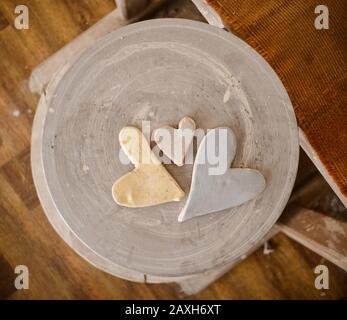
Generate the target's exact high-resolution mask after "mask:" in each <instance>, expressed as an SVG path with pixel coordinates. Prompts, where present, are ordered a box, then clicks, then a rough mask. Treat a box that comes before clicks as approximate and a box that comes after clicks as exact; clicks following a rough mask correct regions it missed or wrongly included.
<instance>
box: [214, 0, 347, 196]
mask: <svg viewBox="0 0 347 320" xmlns="http://www.w3.org/2000/svg"><path fill="white" fill-rule="evenodd" d="M207 1H208V3H209V4H210V5H211V6H212V7H213V8H214V9H215V10H216V11H217V12H218V13H219V15H220V16H221V18H222V19H223V21H224V23H225V25H226V26H227V27H228V28H230V30H231V31H233V32H234V33H235V34H237V35H238V36H239V37H240V38H242V39H244V40H245V41H246V42H247V43H248V44H250V45H251V46H252V47H253V48H255V49H256V50H257V51H258V52H259V53H260V54H261V55H262V56H263V57H264V58H265V59H266V60H267V61H268V62H269V63H270V65H271V66H272V67H273V68H274V70H275V71H276V72H277V74H278V75H279V77H280V78H281V80H282V82H283V84H284V86H285V87H286V89H287V91H288V94H289V96H290V98H291V100H292V103H293V107H294V110H295V113H296V116H297V120H298V123H299V126H300V127H301V129H302V130H303V131H304V132H305V134H306V136H307V138H308V140H309V142H310V144H311V145H312V147H313V148H314V149H315V151H316V152H317V153H318V155H319V157H320V159H321V161H322V162H323V164H324V165H325V167H326V168H327V170H328V172H329V173H330V174H331V175H332V177H333V178H334V180H335V182H336V183H337V185H338V186H339V188H340V189H341V191H342V193H343V194H344V195H347V19H346V12H347V1H326V3H327V6H328V9H329V29H328V30H317V29H316V28H315V26H314V21H315V18H316V17H317V14H315V12H314V10H315V7H316V6H317V5H318V4H320V3H318V2H316V1H314V0H305V1H280V0H269V1H259V0H207Z"/></svg>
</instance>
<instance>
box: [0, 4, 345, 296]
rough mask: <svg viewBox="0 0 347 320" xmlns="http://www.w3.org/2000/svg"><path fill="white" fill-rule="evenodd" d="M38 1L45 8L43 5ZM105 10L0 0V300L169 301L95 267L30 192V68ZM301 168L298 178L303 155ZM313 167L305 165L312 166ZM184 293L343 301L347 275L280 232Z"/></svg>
mask: <svg viewBox="0 0 347 320" xmlns="http://www.w3.org/2000/svg"><path fill="white" fill-rule="evenodd" d="M43 3H44V4H43ZM17 4H25V5H27V6H28V8H29V14H30V20H29V22H30V29H29V30H16V29H15V28H14V27H13V21H14V18H15V14H14V8H15V5H17ZM113 9H114V1H112V0H89V1H87V0H84V1H82V0H45V1H35V0H21V1H15V0H2V1H0V298H1V299H4V298H5V299H50V298H51V299H176V298H187V297H185V296H184V295H183V294H182V293H180V292H179V290H178V289H177V287H176V285H149V284H137V283H132V282H128V281H124V280H121V279H118V278H116V277H113V276H111V275H108V274H106V273H104V272H102V271H99V270H98V269H96V268H94V267H93V266H91V265H90V264H88V263H87V262H86V261H84V260H83V259H82V258H80V257H79V256H78V255H77V254H75V253H74V252H73V251H72V250H71V249H70V248H69V247H68V246H67V245H66V244H65V243H64V242H63V240H61V239H60V238H59V236H58V235H57V234H56V233H55V231H54V230H53V228H52V227H51V226H50V224H49V222H48V221H47V219H46V217H45V215H44V213H43V210H42V208H41V206H40V203H39V200H38V198H37V195H36V192H35V188H34V185H33V180H32V177H31V171H30V134H31V125H32V121H33V116H34V113H35V108H36V104H37V101H38V97H37V96H34V95H32V94H31V93H30V92H29V89H28V86H27V84H28V82H27V79H28V77H29V75H30V73H31V70H32V69H33V68H34V67H35V66H36V65H38V64H39V63H40V62H42V61H44V60H45V59H46V58H47V57H48V56H50V55H51V54H52V53H54V52H55V51H57V50H58V49H59V48H61V47H62V46H64V45H65V44H66V43H68V42H69V41H70V40H71V39H73V38H74V37H76V36H77V35H78V34H80V33H81V32H83V31H84V30H86V29H87V28H88V27H90V26H91V25H92V24H94V23H95V22H96V21H98V20H99V19H100V18H102V17H103V16H104V15H105V14H107V13H108V12H110V11H111V10H113ZM163 16H165V17H167V16H179V17H193V18H195V19H201V20H202V18H201V17H200V15H199V14H198V13H197V11H194V7H193V6H192V5H191V4H190V1H188V0H186V1H171V5H170V7H168V8H164V9H163V10H161V11H160V12H159V13H157V14H156V15H155V17H163ZM301 166H304V167H303V168H304V169H303V170H302V176H304V175H305V172H306V173H307V171H308V170H313V169H312V166H311V167H310V169H307V168H306V166H308V167H309V166H310V164H307V161H306V162H305V161H303V162H302V163H301ZM313 171H314V170H313ZM271 245H272V247H273V249H274V252H273V253H271V254H269V255H264V254H263V251H262V249H259V250H258V251H256V252H255V253H254V254H253V255H251V256H250V257H248V258H247V259H245V260H244V261H243V262H242V263H241V264H239V265H238V266H237V267H235V268H234V269H233V270H232V271H230V272H229V273H227V274H226V275H225V276H223V277H222V278H221V279H220V280H218V281H217V282H215V283H214V284H213V285H211V286H210V287H209V288H207V289H205V290H204V291H202V292H201V293H199V294H198V295H195V296H193V297H190V298H193V299H345V298H346V297H347V274H346V273H345V272H343V271H342V270H340V269H339V268H337V267H335V266H334V265H332V264H330V263H329V262H327V261H324V260H323V259H322V258H321V257H319V256H317V255H316V254H314V253H313V252H311V251H309V250H308V249H306V248H304V247H302V246H301V245H299V244H297V243H296V242H294V241H292V240H290V239H289V238H287V237H286V236H284V235H283V234H279V235H277V236H276V237H275V238H273V239H272V240H271ZM322 263H324V264H326V265H327V266H328V267H329V271H330V289H329V290H325V291H323V292H322V291H319V290H317V289H315V287H314V279H315V274H314V272H313V269H314V267H315V266H316V265H318V264H322ZM21 264H24V265H27V266H28V268H29V271H30V289H29V290H20V291H17V290H16V289H15V288H14V286H13V281H14V277H15V274H14V268H15V267H16V266H17V265H21Z"/></svg>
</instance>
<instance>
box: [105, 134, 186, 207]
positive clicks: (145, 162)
mask: <svg viewBox="0 0 347 320" xmlns="http://www.w3.org/2000/svg"><path fill="white" fill-rule="evenodd" d="M119 142H120V145H121V147H122V149H123V150H124V152H125V154H126V155H127V156H128V158H129V159H130V161H131V162H132V163H133V164H134V165H135V169H134V170H132V171H130V172H129V173H127V174H125V175H124V176H122V177H120V178H119V179H118V180H117V181H116V182H115V183H114V184H113V187H112V196H113V199H114V200H115V201H116V202H117V203H118V204H119V205H121V206H125V207H147V206H153V205H157V204H161V203H165V202H170V201H179V200H180V199H181V198H183V197H184V192H183V190H182V189H181V188H180V186H179V185H178V183H177V182H176V181H175V179H174V178H173V177H172V176H171V175H170V174H169V172H168V171H167V170H166V169H165V167H164V166H163V165H162V164H161V163H160V161H159V160H158V159H157V158H156V156H155V155H154V153H153V152H152V150H151V149H150V146H149V144H148V142H147V140H146V139H145V137H144V136H143V134H142V132H141V131H140V130H139V129H137V128H135V127H125V128H123V129H122V130H121V131H120V133H119Z"/></svg>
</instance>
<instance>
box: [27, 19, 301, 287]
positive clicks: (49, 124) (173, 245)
mask: <svg viewBox="0 0 347 320" xmlns="http://www.w3.org/2000/svg"><path fill="white" fill-rule="evenodd" d="M184 116H190V117H192V118H193V119H194V120H195V122H196V124H197V126H198V127H200V128H205V129H207V128H214V127H218V126H228V127H230V128H232V129H233V130H234V132H235V133H236V136H237V139H238V149H237V155H236V159H235V161H234V163H233V166H234V167H241V166H245V167H250V168H254V169H258V170H259V171H261V172H262V173H263V175H264V176H265V178H266V180H267V188H266V190H265V191H264V192H263V194H262V196H261V197H259V198H257V199H255V200H252V201H250V202H248V203H246V204H244V205H242V206H239V207H236V208H233V209H228V210H225V211H224V212H221V213H217V214H211V215H207V216H203V217H199V218H196V219H192V220H189V221H187V222H185V223H178V222H177V216H178V214H179V212H180V210H181V208H182V207H183V205H184V203H185V200H186V198H184V199H183V201H181V202H177V203H176V202H174V203H169V204H164V205H160V206H155V207H149V208H141V209H131V208H125V207H120V206H118V205H117V204H116V203H115V202H114V201H113V199H112V194H111V187H112V184H113V183H114V181H115V180H116V179H117V178H119V177H120V176H121V175H123V174H125V173H126V172H128V171H129V170H131V169H132V166H131V165H128V166H127V165H122V164H121V163H120V161H119V157H118V152H119V143H118V138H117V137H118V133H119V131H120V129H121V128H122V127H124V126H126V125H135V126H138V127H139V128H141V121H142V120H150V121H151V129H152V130H153V129H156V128H157V127H159V126H162V125H165V124H169V125H172V126H177V124H178V122H179V120H180V119H181V118H182V117H184ZM298 152H299V149H298V139H297V126H296V121H295V116H294V113H293V109H292V105H291V103H290V100H289V98H288V95H287V93H286V91H285V89H284V87H283V85H282V84H281V82H280V80H279V79H278V77H277V76H276V74H275V73H274V72H273V70H272V69H271V67H270V66H269V65H268V64H267V63H266V62H265V61H264V60H263V59H262V58H261V57H260V56H259V55H258V54H257V53H256V52H255V51H254V50H253V49H251V48H250V47H249V46H248V45H247V44H245V43H244V42H243V41H241V40H240V39H238V38H237V37H235V36H233V35H232V34H230V33H227V32H226V31H224V30H219V29H216V28H214V27H212V26H209V25H206V24H203V23H199V22H193V21H188V20H180V19H159V20H150V21H146V22H141V23H137V24H133V25H130V26H127V27H124V28H122V29H120V30H118V31H115V32H113V33H111V34H109V35H107V36H106V37H104V38H102V39H101V40H99V41H98V42H97V43H95V45H94V46H93V47H92V48H89V49H88V50H86V51H85V52H84V53H83V54H82V56H81V57H80V58H79V59H78V60H77V62H75V63H74V64H73V65H72V66H70V67H69V68H67V67H65V68H63V69H62V70H61V71H60V72H59V74H57V75H56V76H55V78H54V79H53V80H52V81H51V83H50V85H49V87H48V88H47V91H46V96H42V97H41V100H40V104H39V107H38V111H37V114H36V117H35V123H34V129H33V145H32V166H33V174H34V180H35V185H36V187H37V190H38V194H39V197H40V200H41V203H42V205H43V207H44V209H45V212H46V214H47V216H48V218H49V220H50V222H51V223H52V225H53V226H54V227H55V229H56V230H57V232H58V233H59V234H60V235H61V236H62V237H63V238H64V239H65V241H66V242H67V243H68V244H69V245H70V246H71V247H72V248H74V249H75V250H76V251H77V252H78V253H79V254H81V255H82V256H83V257H84V258H86V259H87V260H89V261H90V262H91V263H93V264H94V265H96V266H98V267H100V268H101V269H103V270H105V271H107V272H110V273H112V274H115V275H117V276H120V277H123V278H127V279H131V280H137V281H142V280H143V279H144V275H146V277H147V281H153V282H155V281H164V280H165V281H168V280H170V279H172V280H175V279H177V278H180V277H185V276H188V275H191V274H197V273H200V272H204V271H206V270H209V269H212V268H215V267H217V266H222V265H225V264H227V263H230V262H232V261H234V260H236V259H237V258H239V257H240V256H242V255H244V254H245V253H246V252H247V251H248V250H249V249H250V248H251V247H252V246H253V245H254V244H255V243H256V242H258V241H259V240H260V239H262V238H263V237H264V235H265V234H266V233H267V232H268V231H269V229H270V228H271V226H272V225H273V224H274V223H275V221H276V220H277V218H278V217H279V215H280V214H281V212H282V210H283V208H284V206H285V204H286V202H287V200H288V197H289V195H290V192H291V189H292V186H293V183H294V180H295V175H296V170H297V164H298ZM166 168H167V169H168V170H169V172H171V173H172V175H173V176H174V177H175V179H176V180H177V181H178V182H179V184H180V185H181V186H182V188H183V189H184V191H185V192H186V194H188V192H189V186H190V181H191V170H192V166H190V165H187V166H184V167H180V168H179V167H176V166H174V165H168V166H166ZM206 201H208V199H206Z"/></svg>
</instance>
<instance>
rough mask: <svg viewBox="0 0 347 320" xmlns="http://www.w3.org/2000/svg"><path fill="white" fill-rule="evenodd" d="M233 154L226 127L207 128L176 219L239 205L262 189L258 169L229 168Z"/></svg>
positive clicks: (231, 135)
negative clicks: (188, 191) (187, 194)
mask: <svg viewBox="0 0 347 320" xmlns="http://www.w3.org/2000/svg"><path fill="white" fill-rule="evenodd" d="M235 154H236V137H235V134H234V132H233V131H232V130H231V129H230V128H215V129H212V130H210V131H208V133H207V134H206V135H205V137H204V138H203V139H202V141H201V143H200V145H199V149H198V152H197V154H196V158H195V162H194V167H193V178H192V183H191V188H190V193H189V196H188V199H187V202H186V204H185V206H184V207H183V209H182V211H181V212H180V215H179V217H178V221H180V222H182V221H185V220H188V219H191V218H194V217H197V216H202V215H205V214H208V213H211V212H216V211H221V210H224V209H227V208H231V207H235V206H238V205H241V204H243V203H245V202H246V201H249V200H251V199H253V198H255V197H256V196H257V195H259V194H260V193H261V192H262V191H263V190H264V189H265V185H266V183H265V178H264V177H263V175H262V174H261V173H260V172H259V171H257V170H253V169H243V168H239V169H237V168H235V169H234V168H230V165H231V163H232V161H233V160H234V157H235Z"/></svg>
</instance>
